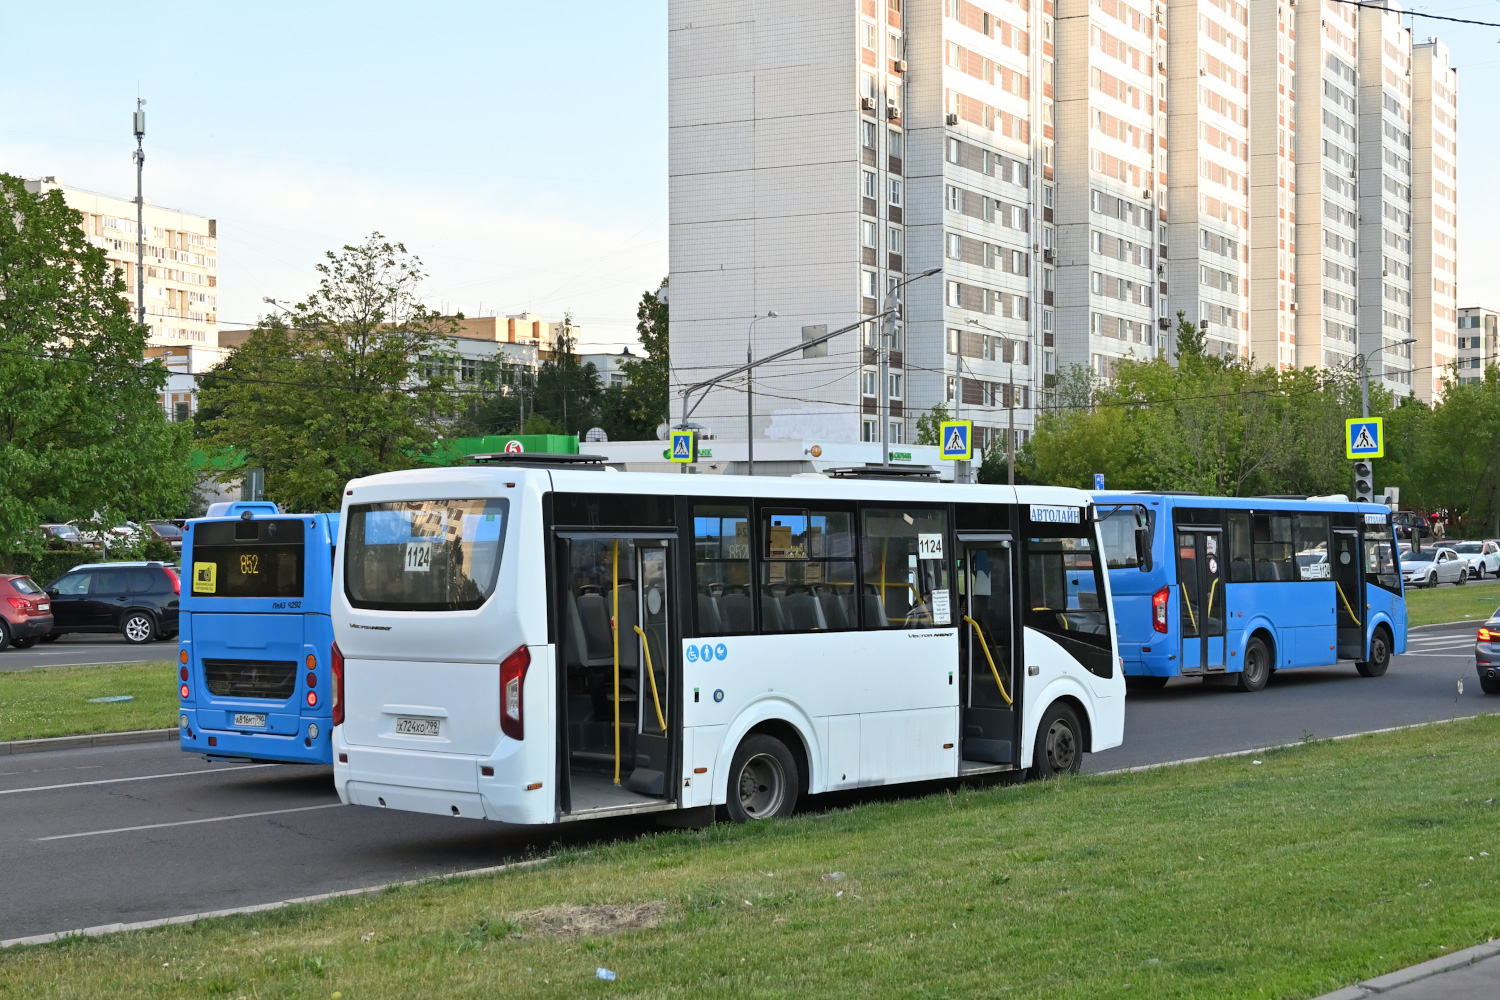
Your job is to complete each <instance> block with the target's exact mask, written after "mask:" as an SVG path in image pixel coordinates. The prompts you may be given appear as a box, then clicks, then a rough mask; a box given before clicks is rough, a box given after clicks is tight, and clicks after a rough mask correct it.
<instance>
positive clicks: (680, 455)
mask: <svg viewBox="0 0 1500 1000" xmlns="http://www.w3.org/2000/svg"><path fill="white" fill-rule="evenodd" d="M672 461H674V462H681V463H684V464H688V465H691V464H692V463H694V462H696V461H698V434H697V432H696V431H673V432H672Z"/></svg>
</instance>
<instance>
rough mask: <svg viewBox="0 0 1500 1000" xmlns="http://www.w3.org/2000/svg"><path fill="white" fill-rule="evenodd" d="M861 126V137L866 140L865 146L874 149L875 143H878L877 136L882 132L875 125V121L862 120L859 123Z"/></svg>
mask: <svg viewBox="0 0 1500 1000" xmlns="http://www.w3.org/2000/svg"><path fill="white" fill-rule="evenodd" d="M859 127H860V133H861V138H862V139H863V141H864V144H865V148H866V149H874V148H875V143H876V137H877V136H878V135H880V132H879V131H878V128H877V126H876V125H875V123H874V122H866V121H862V122H860V123H859Z"/></svg>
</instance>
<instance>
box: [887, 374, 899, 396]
mask: <svg viewBox="0 0 1500 1000" xmlns="http://www.w3.org/2000/svg"><path fill="white" fill-rule="evenodd" d="M890 380H891V384H890V387H889V392H890V397H891V398H892V399H900V398H901V376H900V375H897V374H896V373H895V372H891V373H890Z"/></svg>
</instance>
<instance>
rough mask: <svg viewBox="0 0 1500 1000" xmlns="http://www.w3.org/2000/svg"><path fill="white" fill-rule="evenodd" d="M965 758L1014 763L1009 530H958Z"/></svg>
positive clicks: (1014, 734) (1014, 639) (1014, 724)
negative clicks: (977, 532)
mask: <svg viewBox="0 0 1500 1000" xmlns="http://www.w3.org/2000/svg"><path fill="white" fill-rule="evenodd" d="M958 538H959V573H960V575H961V579H960V583H961V584H962V586H963V594H962V603H961V605H960V610H959V614H960V617H959V621H958V624H959V625H960V630H959V637H960V639H959V646H958V649H959V684H960V687H959V706H960V712H961V713H962V725H961V729H960V733H961V737H960V738H961V741H962V744H961V750H962V755H961V758H960V759H961V760H964V761H976V762H981V763H987V764H1011V763H1014V762H1015V750H1014V748H1015V745H1016V744H1015V738H1016V712H1015V709H1014V707H1013V705H1012V699H1014V697H1015V693H1016V688H1015V674H1014V672H1013V665H1014V664H1015V662H1016V657H1015V644H1016V635H1015V628H1014V622H1015V614H1014V612H1015V602H1014V600H1013V596H1012V595H1013V589H1012V587H1011V579H1012V577H1011V552H1012V547H1011V539H1010V536H1009V535H999V534H996V535H970V534H960V535H959V536H958Z"/></svg>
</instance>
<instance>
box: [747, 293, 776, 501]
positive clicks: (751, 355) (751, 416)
mask: <svg viewBox="0 0 1500 1000" xmlns="http://www.w3.org/2000/svg"><path fill="white" fill-rule="evenodd" d="M777 315H778V313H777V312H776V310H775V309H772V310H771V311H769V312H767V313H766V314H765V315H764V316H757V317H755V318H754V319H752V320H751V321H750V331H749V333H748V334H746V337H745V364H747V365H750V364H751V362H753V361H754V360H755V324H757V323H759V322H760V321H761V320H763V319H775V318H776V317H777ZM745 474H746V475H749V476H753V475H755V369H754V367H753V366H752V367H750V368H746V369H745Z"/></svg>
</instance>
